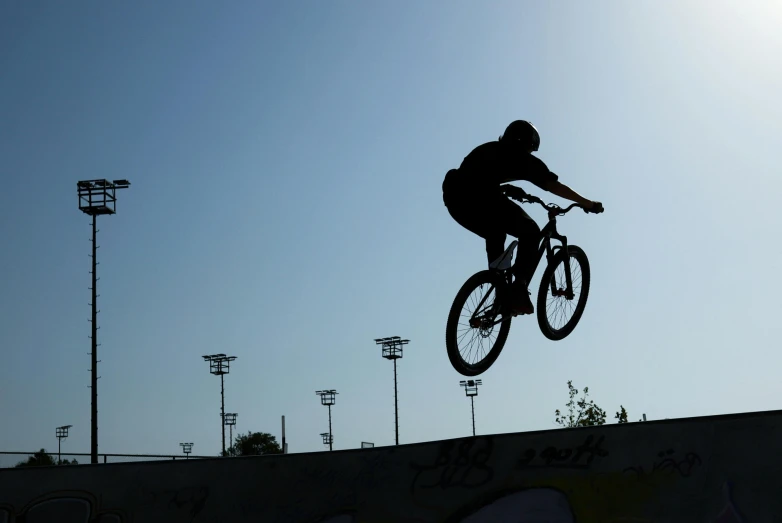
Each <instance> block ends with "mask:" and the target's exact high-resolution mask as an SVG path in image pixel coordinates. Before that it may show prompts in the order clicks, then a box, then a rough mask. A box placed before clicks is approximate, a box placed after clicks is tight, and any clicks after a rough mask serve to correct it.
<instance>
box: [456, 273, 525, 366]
mask: <svg viewBox="0 0 782 523" xmlns="http://www.w3.org/2000/svg"><path fill="white" fill-rule="evenodd" d="M481 285H490V286H491V287H493V288H494V289H495V298H494V299H495V300H496V299H499V300H500V303H502V301H503V300H504V298H505V292H506V284H505V282H504V280H503V278H502V276H501V275H500V274H499V273H497V272H495V271H489V270H486V271H480V272H477V273H475V274H473V275H472V276H470V278H468V279H467V281H466V282H464V285H462V287H461V289H459V292H457V293H456V297H455V298H454V300H453V304H452V305H451V310H450V311H449V313H448V321H447V323H446V327H445V346H446V349H447V350H448V359H449V360H450V361H451V365H452V366H453V368H454V369H455V370H456V372H458V373H459V374H462V375H463V376H477V375H479V374H482V373H483V372H486V371H487V370H488V369H489V367H491V366H492V364H493V363H494V362H495V361H496V360H497V357H498V356H499V355H500V352H501V351H502V348H503V347H504V346H505V341H506V340H507V339H508V333H509V332H510V324H511V320H512V319H513V318H512V317H511V316H508V317H507V318H506V319H503V320H502V321H501V322H500V323H499V324H498V325H494V326H493V328H492V331H491V332H493V330H494V329H497V338H496V340H495V341H494V343H493V344H492V346H491V347H490V348H489V350H488V353H487V354H486V356H485V357H483V358H482V359H481V360H480V361H478V362H476V363H468V362H467V361H465V359H464V358H463V357H462V354H461V351H460V350H459V343H458V342H459V320H460V319H461V317H462V309H463V307H464V305H465V304H466V303H467V300H468V298H469V297H470V295H471V294H472V293H473V291H475V290H476V289H478V288H479V287H480V286H481ZM490 292H491V288H490V289H489V290H487V292H486V294H487V295H488V294H489V293H490ZM468 327H469V326H468ZM498 327H499V328H498ZM469 328H470V329H474V330H478V331H479V332H480V329H477V328H473V327H469ZM490 334H491V333H489V335H490ZM481 337H482V338H485V336H483V335H481ZM473 339H474V336H473Z"/></svg>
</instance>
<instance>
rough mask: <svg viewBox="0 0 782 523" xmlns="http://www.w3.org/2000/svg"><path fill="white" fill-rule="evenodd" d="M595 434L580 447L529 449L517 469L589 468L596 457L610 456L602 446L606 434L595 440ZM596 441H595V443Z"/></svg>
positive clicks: (520, 459)
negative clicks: (538, 450) (539, 450)
mask: <svg viewBox="0 0 782 523" xmlns="http://www.w3.org/2000/svg"><path fill="white" fill-rule="evenodd" d="M594 439H595V437H594V436H593V435H590V436H587V438H586V440H585V441H584V443H582V444H581V445H579V446H578V447H576V448H574V449H571V448H563V449H558V448H557V447H553V446H552V447H546V448H545V449H543V450H542V451H541V452H537V451H536V450H535V449H532V448H530V449H527V450H526V451H524V454H523V455H522V456H521V457H520V458H519V459H518V461H517V462H516V469H517V470H520V469H524V468H528V467H544V466H545V467H563V468H578V469H584V468H588V467H589V466H590V465H591V464H592V461H594V459H595V457H596V456H597V457H601V458H604V457H606V456H608V451H607V450H605V449H604V448H603V447H602V444H603V441H604V440H605V436H600V438H599V439H598V440H597V441H596V442H594ZM593 442H594V443H593Z"/></svg>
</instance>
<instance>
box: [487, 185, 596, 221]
mask: <svg viewBox="0 0 782 523" xmlns="http://www.w3.org/2000/svg"><path fill="white" fill-rule="evenodd" d="M511 187H512V189H510V188H511ZM502 192H503V194H505V195H506V196H508V197H509V198H511V199H513V200H516V201H517V202H520V203H537V204H540V205H541V206H542V207H543V208H544V209H546V212H548V214H549V216H563V215H565V214H566V213H568V212H569V211H570V210H572V209H573V208H574V207H580V208H581V209H583V210H584V212H586V213H590V212H591V213H594V212H595V211H592V210H590V209H587V208H586V207H584V206H583V205H581V204H580V203H572V204H570V205H569V206H567V207H565V208H564V209H563V208H562V207H560V206H559V205H557V204H556V203H544V202H543V200H541V199H540V198H538V197H537V196H535V195H532V194H528V193H526V192H525V191H524V189H521V188H519V187H516V186H513V185H511V186H508V187H503V189H502ZM599 212H602V210H601V211H599ZM595 214H597V213H595Z"/></svg>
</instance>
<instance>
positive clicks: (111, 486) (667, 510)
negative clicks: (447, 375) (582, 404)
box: [0, 411, 782, 523]
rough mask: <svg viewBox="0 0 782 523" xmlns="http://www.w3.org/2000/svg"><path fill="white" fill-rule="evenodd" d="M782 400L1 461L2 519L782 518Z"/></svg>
mask: <svg viewBox="0 0 782 523" xmlns="http://www.w3.org/2000/svg"><path fill="white" fill-rule="evenodd" d="M780 465H782V411H775V412H766V413H756V414H741V415H733V416H716V417H704V418H691V419H682V420H670V421H658V422H646V423H631V424H627V425H610V426H604V427H595V428H585V429H568V430H551V431H543V432H532V433H522V434H505V435H498V436H485V437H477V438H464V439H455V440H447V441H441V442H432V443H422V444H414V445H403V446H400V447H377V448H374V449H357V450H351V451H341V452H332V453H329V452H319V453H312V454H289V455H285V456H273V457H250V458H233V459H219V458H216V459H209V460H191V461H175V462H174V461H166V462H154V463H151V462H148V463H141V464H139V463H121V464H109V465H79V466H68V467H50V468H42V469H3V470H0V523H12V522H13V523H44V522H55V521H56V522H60V523H87V522H92V523H120V522H122V523H125V522H144V523H155V522H172V523H175V522H176V523H178V522H183V523H184V522H209V523H217V522H220V523H230V522H254V523H255V522H275V523H277V522H279V523H297V522H302V523H310V522H311V523H315V522H328V523H353V522H362V523H391V522H416V523H418V522H429V521H436V522H444V523H479V522H497V521H503V522H511V523H521V522H523V523H533V522H535V523H544V522H545V523H572V522H579V523H588V522H594V523H643V522H660V523H679V522H681V523H685V522H686V523H738V522H746V523H750V522H765V523H782V496H780V493H781V492H782V489H781V488H780V487H782V480H780V474H782V467H781V466H780Z"/></svg>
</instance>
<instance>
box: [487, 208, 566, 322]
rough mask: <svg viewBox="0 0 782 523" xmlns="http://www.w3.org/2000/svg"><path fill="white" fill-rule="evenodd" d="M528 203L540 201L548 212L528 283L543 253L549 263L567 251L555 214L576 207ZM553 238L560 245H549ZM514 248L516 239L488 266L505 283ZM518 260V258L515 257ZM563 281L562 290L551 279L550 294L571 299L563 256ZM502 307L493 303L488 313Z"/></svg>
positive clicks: (509, 275)
mask: <svg viewBox="0 0 782 523" xmlns="http://www.w3.org/2000/svg"><path fill="white" fill-rule="evenodd" d="M527 201H528V202H529V203H540V204H541V205H542V206H543V207H544V208H545V209H546V212H548V223H546V225H545V226H544V227H543V229H541V231H540V245H539V246H538V254H537V257H536V259H535V264H534V265H533V266H532V268H531V272H530V273H529V274H527V282H528V283H529V282H530V280H532V276H534V275H535V271H537V270H538V265H540V260H542V259H543V255H544V254H545V255H546V260H547V261H548V262H549V263H551V260H552V259H553V257H554V256H555V255H556V254H557V251H558V250H560V249H563V248H564V249H565V250H564V251H563V252H565V253H567V252H568V251H567V245H568V244H567V236H564V235H562V234H559V231H557V215H559V214H565V213H567V212H568V211H570V210H571V209H572V208H573V207H576V206H577V204H573V205H571V206H569V207H567V208H565V209H562V208H560V207H559V206H556V205H553V206H546V205H545V204H544V203H543V202H542V201H540V200H539V199H537V200H527ZM552 238H553V239H555V240H557V241H559V242H560V243H561V244H562V245H555V246H554V247H552V246H551V239H552ZM514 249H515V250H516V256H518V241H517V240H514V241H513V242H512V243H511V244H510V245H509V246H508V247H507V248H506V249H505V252H503V253H502V255H501V256H500V257H499V258H497V259H496V260H495V261H494V262H492V263H491V264H490V265H489V267H490V268H492V269H495V270H497V271H499V272H501V273H504V274H505V281H506V284H508V285H509V284H510V283H511V275H512V269H511V264H510V261H509V259H508V254H509V253H510V252H512V251H513V250H514ZM517 261H518V259H517ZM564 265H565V283H566V287H565V289H563V290H559V289H557V287H556V282H555V281H551V282H550V284H549V285H550V286H551V294H552V296H564V297H565V298H567V299H568V300H572V299H573V298H574V297H575V296H574V294H573V278H572V275H571V272H570V257H568V256H566V257H565V263H564ZM488 296H489V294H488V293H487V294H486V296H484V297H483V299H482V300H481V301H480V302H479V303H478V306H477V307H476V308H475V312H473V314H472V317H471V320H474V319H475V316H476V315H477V314H478V311H479V310H480V309H481V307H482V306H483V303H484V302H485V301H486V298H487V297H488ZM501 307H502V305H501V304H499V303H496V302H495V303H494V304H493V305H492V307H491V309H492V312H490V314H491V315H492V316H493V317H496V314H497V313H498V312H499V310H500V308H501ZM497 323H500V321H497V320H494V319H492V321H491V325H496V324H497Z"/></svg>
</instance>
